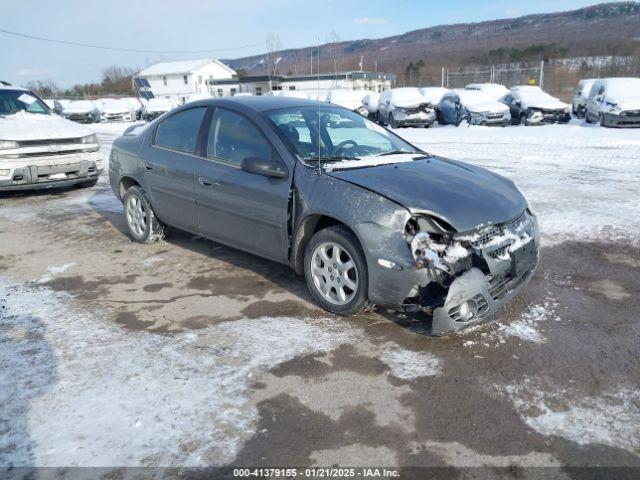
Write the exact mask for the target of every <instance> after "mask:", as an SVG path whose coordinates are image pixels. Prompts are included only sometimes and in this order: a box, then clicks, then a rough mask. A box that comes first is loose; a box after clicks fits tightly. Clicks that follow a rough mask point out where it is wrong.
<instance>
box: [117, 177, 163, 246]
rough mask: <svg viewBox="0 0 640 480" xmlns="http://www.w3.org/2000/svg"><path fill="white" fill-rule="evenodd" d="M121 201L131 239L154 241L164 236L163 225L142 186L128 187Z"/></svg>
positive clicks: (139, 241) (140, 241)
mask: <svg viewBox="0 0 640 480" xmlns="http://www.w3.org/2000/svg"><path fill="white" fill-rule="evenodd" d="M122 201H123V206H124V212H123V214H124V221H125V224H126V225H127V230H128V231H129V236H130V237H131V238H132V239H133V240H135V241H136V242H138V243H154V242H157V241H158V240H160V239H162V238H163V237H164V225H162V223H161V222H160V220H158V217H156V214H155V212H154V211H153V207H152V206H151V202H149V199H148V198H147V194H146V193H145V191H144V190H143V189H142V188H140V187H131V188H129V190H127V191H126V193H125V194H124V197H123V199H122Z"/></svg>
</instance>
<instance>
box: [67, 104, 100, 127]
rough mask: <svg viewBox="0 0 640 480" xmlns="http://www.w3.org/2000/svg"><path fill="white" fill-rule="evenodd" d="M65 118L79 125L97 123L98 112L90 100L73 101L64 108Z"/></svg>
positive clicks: (98, 118)
mask: <svg viewBox="0 0 640 480" xmlns="http://www.w3.org/2000/svg"><path fill="white" fill-rule="evenodd" d="M63 115H64V117H65V118H67V119H69V120H72V121H74V122H79V123H99V122H100V110H99V109H98V106H97V105H96V104H95V103H93V102H92V101H90V100H75V101H72V102H70V103H69V105H67V106H66V107H64V112H63Z"/></svg>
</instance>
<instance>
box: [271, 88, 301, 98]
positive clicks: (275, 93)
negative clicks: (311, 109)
mask: <svg viewBox="0 0 640 480" xmlns="http://www.w3.org/2000/svg"><path fill="white" fill-rule="evenodd" d="M267 96H270V97H289V98H304V99H306V100H309V94H308V93H305V92H301V91H298V90H269V91H268V92H267Z"/></svg>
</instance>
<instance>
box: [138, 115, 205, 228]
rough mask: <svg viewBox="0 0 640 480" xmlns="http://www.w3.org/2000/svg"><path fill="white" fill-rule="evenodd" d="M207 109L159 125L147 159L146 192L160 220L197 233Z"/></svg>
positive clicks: (145, 161) (164, 121)
mask: <svg viewBox="0 0 640 480" xmlns="http://www.w3.org/2000/svg"><path fill="white" fill-rule="evenodd" d="M206 110H207V109H206V108H205V107H196V108H190V109H187V110H181V111H179V112H176V113H175V114H173V115H171V116H169V117H167V118H166V119H164V120H163V121H162V122H160V123H159V125H158V127H157V128H156V131H155V132H154V135H153V137H152V140H151V147H150V148H149V150H148V151H147V152H148V154H147V155H145V159H144V164H143V168H144V179H145V183H146V187H147V188H146V189H147V192H149V195H150V196H151V203H152V205H153V208H154V210H155V212H156V214H157V215H158V218H160V220H162V221H163V222H165V223H168V224H169V225H173V226H175V227H178V228H182V229H184V230H188V231H190V232H196V231H197V230H198V221H197V212H196V205H195V188H194V178H195V169H196V167H197V166H198V163H199V162H198V157H197V156H196V155H197V153H198V152H197V146H198V138H199V135H201V129H202V123H203V122H202V121H203V119H204V115H205V113H206Z"/></svg>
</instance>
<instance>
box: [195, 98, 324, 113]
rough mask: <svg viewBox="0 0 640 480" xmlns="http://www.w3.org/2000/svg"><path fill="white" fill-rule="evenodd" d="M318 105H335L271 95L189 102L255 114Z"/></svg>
mask: <svg viewBox="0 0 640 480" xmlns="http://www.w3.org/2000/svg"><path fill="white" fill-rule="evenodd" d="M318 103H320V105H322V106H327V107H328V106H332V107H335V106H336V105H333V104H329V103H327V102H324V101H320V102H318V101H317V100H307V99H305V98H294V97H278V96H272V95H260V96H257V95H254V96H251V97H249V96H246V97H245V96H242V97H238V98H236V97H223V98H207V99H204V100H197V101H195V102H191V103H189V104H185V105H189V106H190V107H193V106H198V105H212V106H215V105H219V106H221V107H223V106H225V105H226V106H230V107H233V106H241V107H244V108H247V109H250V110H253V111H255V112H258V113H261V112H267V111H270V110H277V109H279V108H294V107H316V108H317V107H318Z"/></svg>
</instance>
